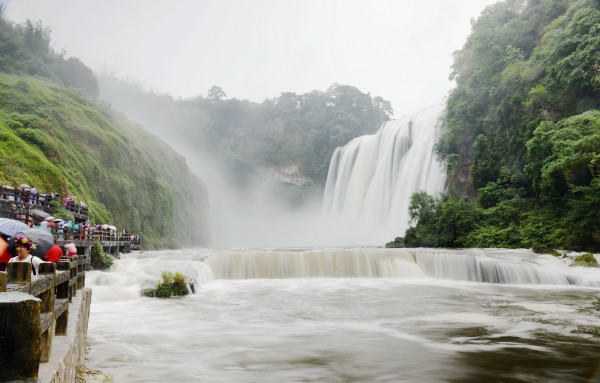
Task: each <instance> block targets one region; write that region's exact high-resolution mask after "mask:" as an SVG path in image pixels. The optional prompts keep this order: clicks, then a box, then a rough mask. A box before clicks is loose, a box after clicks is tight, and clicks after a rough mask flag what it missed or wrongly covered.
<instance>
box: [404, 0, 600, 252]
mask: <svg viewBox="0 0 600 383" xmlns="http://www.w3.org/2000/svg"><path fill="white" fill-rule="evenodd" d="M452 69H453V72H452V74H451V78H454V79H455V80H456V82H457V87H456V88H455V89H454V90H453V91H452V93H451V94H450V97H449V99H448V103H447V108H446V117H445V122H446V129H445V131H444V133H443V134H442V136H441V137H440V139H439V141H438V143H437V152H438V154H439V155H440V157H441V158H442V159H444V160H445V162H446V164H447V172H448V180H449V185H448V186H449V194H448V195H446V196H444V197H443V198H441V199H434V198H432V197H430V196H426V195H423V193H420V194H417V195H415V196H414V198H413V200H412V204H411V206H410V212H411V216H412V217H413V223H414V224H415V226H414V227H413V228H411V229H409V230H408V231H407V233H406V237H405V238H404V240H403V244H404V245H405V246H444V247H536V246H543V247H546V246H550V247H554V248H564V249H575V250H590V251H600V214H598V212H599V211H600V2H598V1H597V0H529V1H526V0H507V1H502V2H499V3H497V4H494V5H492V6H489V7H487V8H486V9H485V11H484V12H483V13H482V14H481V16H480V17H479V18H478V19H477V21H476V22H474V23H473V25H472V32H471V34H470V36H469V38H468V40H467V42H466V43H465V45H464V46H463V48H462V49H461V50H460V51H458V52H456V53H455V55H454V65H453V67H452ZM465 197H466V198H465ZM399 242H400V241H399Z"/></svg>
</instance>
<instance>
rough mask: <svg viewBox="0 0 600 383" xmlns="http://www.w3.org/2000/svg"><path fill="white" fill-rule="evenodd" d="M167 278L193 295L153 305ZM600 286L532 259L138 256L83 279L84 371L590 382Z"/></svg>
mask: <svg viewBox="0 0 600 383" xmlns="http://www.w3.org/2000/svg"><path fill="white" fill-rule="evenodd" d="M445 258H447V259H448V260H451V261H452V262H450V263H446V262H445ZM455 264H458V265H456V266H455ZM464 269H467V270H472V272H473V273H474V274H475V276H477V277H474V276H472V275H470V274H469V273H465V272H463V271H461V270H464ZM163 271H173V272H176V271H180V272H183V273H184V274H186V275H188V276H190V277H193V278H194V279H195V280H196V283H197V286H196V292H197V293H196V294H194V295H189V296H186V297H184V298H176V299H154V298H145V297H141V296H140V294H139V291H140V290H141V289H142V288H145V287H149V286H152V285H153V284H154V283H156V281H158V280H159V279H160V274H161V273H162V272H163ZM478 278H483V279H486V278H487V279H489V280H488V281H486V282H481V281H479V282H477V281H476V280H477V279H478ZM599 282H600V270H598V269H584V268H571V267H567V266H565V265H564V264H563V263H562V262H560V261H558V260H556V259H554V258H548V257H547V256H539V255H535V254H532V253H530V252H527V251H507V250H469V251H466V252H461V251H449V250H445V251H443V250H437V249H436V250H432V249H418V250H414V249H401V250H400V249H380V248H379V249H368V248H360V249H278V250H276V249H261V250H247V249H190V250H179V251H160V252H144V253H132V254H130V255H124V256H123V258H122V259H121V260H118V261H117V262H116V264H115V266H114V267H113V270H112V271H110V272H96V271H94V272H90V273H88V274H87V277H86V283H87V285H88V286H91V287H92V289H93V297H92V314H91V318H90V324H89V331H88V341H89V344H90V345H91V351H90V360H89V362H88V366H89V367H91V368H98V369H101V370H103V371H104V372H105V373H107V374H109V375H111V376H112V378H113V379H114V382H211V383H212V382H232V383H233V382H273V383H275V382H277V383H279V382H479V381H481V382H484V381H485V382H494V381H497V382H499V381H510V382H579V381H580V382H586V381H587V379H589V378H590V377H591V376H592V375H593V374H594V371H595V369H596V367H598V363H599V362H600V340H599V339H600V338H599V337H598V334H599V333H600V323H599V319H600V318H599V316H598V313H597V312H596V311H594V310H593V309H592V307H591V302H592V301H593V299H594V298H595V297H596V296H598V295H599V294H600V283H599Z"/></svg>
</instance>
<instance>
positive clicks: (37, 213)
mask: <svg viewBox="0 0 600 383" xmlns="http://www.w3.org/2000/svg"><path fill="white" fill-rule="evenodd" d="M29 215H31V216H32V217H34V218H36V219H37V220H38V221H42V220H44V219H46V218H48V217H50V213H47V212H45V211H43V210H40V209H31V210H30V211H29Z"/></svg>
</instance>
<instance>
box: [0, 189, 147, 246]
mask: <svg viewBox="0 0 600 383" xmlns="http://www.w3.org/2000/svg"><path fill="white" fill-rule="evenodd" d="M25 186H27V185H25ZM53 201H54V203H59V204H60V206H61V207H63V208H64V209H65V210H66V211H68V212H69V214H70V215H71V216H72V218H73V220H72V221H73V222H74V225H73V226H72V227H66V226H62V227H58V226H57V227H50V228H49V229H50V232H51V233H52V234H53V235H54V237H55V238H56V244H57V245H58V246H61V247H63V246H64V245H66V244H68V243H73V244H74V245H75V246H76V247H77V254H79V255H86V256H89V251H90V249H91V246H92V245H93V244H94V242H95V241H98V242H99V243H100V245H101V246H102V248H103V249H104V252H106V253H108V254H112V255H114V256H118V254H119V253H121V252H122V253H127V252H130V251H132V250H139V249H140V237H139V235H138V234H134V233H130V232H128V231H126V230H118V229H117V228H116V227H114V226H109V225H89V226H88V222H89V215H88V214H89V213H88V208H87V206H85V205H83V204H78V203H75V201H74V200H72V199H69V200H66V202H65V201H62V203H61V199H60V196H59V195H57V194H37V193H36V194H31V193H30V191H29V190H27V189H20V188H14V187H11V186H1V187H0V217H3V218H10V219H14V220H17V221H21V222H23V223H25V224H28V225H30V226H31V225H32V224H33V223H35V222H41V221H44V218H46V217H49V216H51V214H53V208H54V207H53Z"/></svg>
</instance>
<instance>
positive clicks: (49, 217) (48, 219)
mask: <svg viewBox="0 0 600 383" xmlns="http://www.w3.org/2000/svg"><path fill="white" fill-rule="evenodd" d="M54 219H55V218H54V217H53V216H51V215H50V216H48V217H46V218H45V219H44V221H49V222H50V221H54Z"/></svg>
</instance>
